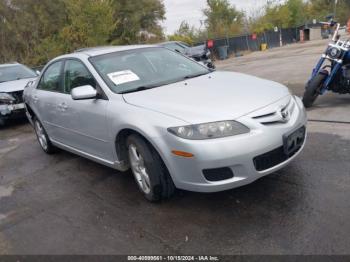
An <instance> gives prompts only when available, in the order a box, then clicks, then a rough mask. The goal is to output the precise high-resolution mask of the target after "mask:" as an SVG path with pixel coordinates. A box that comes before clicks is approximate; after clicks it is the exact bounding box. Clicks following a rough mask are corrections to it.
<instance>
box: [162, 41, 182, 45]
mask: <svg viewBox="0 0 350 262" xmlns="http://www.w3.org/2000/svg"><path fill="white" fill-rule="evenodd" d="M179 43H182V42H181V41H168V42H162V43H159V44H158V45H167V44H179Z"/></svg>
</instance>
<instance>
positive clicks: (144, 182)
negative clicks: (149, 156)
mask: <svg viewBox="0 0 350 262" xmlns="http://www.w3.org/2000/svg"><path fill="white" fill-rule="evenodd" d="M129 160H130V165H131V170H132V172H133V174H134V176H135V179H136V182H137V183H138V185H139V187H140V188H141V190H142V191H143V192H144V193H145V194H149V193H150V192H151V183H150V178H149V175H148V173H147V168H146V166H145V161H144V158H143V156H142V155H141V154H140V152H139V151H138V150H137V147H136V146H135V145H134V144H131V145H130V146H129Z"/></svg>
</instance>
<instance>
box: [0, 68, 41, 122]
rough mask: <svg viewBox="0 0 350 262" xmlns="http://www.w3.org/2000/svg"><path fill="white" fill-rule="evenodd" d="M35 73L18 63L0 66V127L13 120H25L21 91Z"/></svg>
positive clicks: (33, 78)
mask: <svg viewBox="0 0 350 262" xmlns="http://www.w3.org/2000/svg"><path fill="white" fill-rule="evenodd" d="M36 77H37V74H36V72H34V71H33V70H32V69H29V68H28V67H26V66H25V65H22V64H19V63H9V64H2V65H0V126H2V125H5V123H6V121H7V120H9V119H14V118H21V117H24V118H25V109H24V103H23V90H24V87H25V86H26V85H27V83H28V82H30V81H34V80H35V79H36Z"/></svg>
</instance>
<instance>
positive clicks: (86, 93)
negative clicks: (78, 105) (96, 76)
mask: <svg viewBox="0 0 350 262" xmlns="http://www.w3.org/2000/svg"><path fill="white" fill-rule="evenodd" d="M71 96H72V98H73V100H85V99H94V98H96V97H97V91H96V89H95V88H93V87H92V86H90V85H87V86H79V87H76V88H74V89H73V90H72V91H71Z"/></svg>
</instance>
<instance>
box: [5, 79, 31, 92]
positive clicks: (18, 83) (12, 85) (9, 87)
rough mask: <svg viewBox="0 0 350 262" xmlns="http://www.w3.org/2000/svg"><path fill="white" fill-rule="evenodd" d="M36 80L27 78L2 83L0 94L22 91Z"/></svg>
mask: <svg viewBox="0 0 350 262" xmlns="http://www.w3.org/2000/svg"><path fill="white" fill-rule="evenodd" d="M35 79H36V78H26V79H20V80H15V81H9V82H3V83H0V93H9V92H16V91H22V90H24V87H25V86H26V85H27V84H28V82H29V81H33V80H35Z"/></svg>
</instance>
